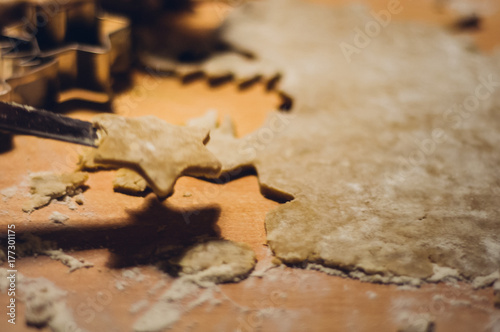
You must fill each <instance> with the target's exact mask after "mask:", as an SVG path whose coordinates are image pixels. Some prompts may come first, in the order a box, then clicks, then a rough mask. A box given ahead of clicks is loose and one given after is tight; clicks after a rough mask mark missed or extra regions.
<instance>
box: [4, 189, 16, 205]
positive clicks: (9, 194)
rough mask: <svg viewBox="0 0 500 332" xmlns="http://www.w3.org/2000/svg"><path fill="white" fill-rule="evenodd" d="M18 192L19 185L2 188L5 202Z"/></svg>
mask: <svg viewBox="0 0 500 332" xmlns="http://www.w3.org/2000/svg"><path fill="white" fill-rule="evenodd" d="M16 193H17V186H13V187H9V188H5V189H2V190H0V194H1V195H2V196H3V197H2V199H3V201H4V202H7V201H8V200H9V199H11V198H12V197H14V195H15V194H16Z"/></svg>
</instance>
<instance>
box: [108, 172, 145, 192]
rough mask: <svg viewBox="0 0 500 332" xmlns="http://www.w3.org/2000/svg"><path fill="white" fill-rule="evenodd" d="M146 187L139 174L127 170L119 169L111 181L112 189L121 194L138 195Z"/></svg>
mask: <svg viewBox="0 0 500 332" xmlns="http://www.w3.org/2000/svg"><path fill="white" fill-rule="evenodd" d="M147 187H148V185H147V183H146V180H144V178H143V177H142V176H141V175H140V174H139V173H137V172H135V171H133V170H131V169H128V168H120V169H119V170H118V171H116V175H115V178H114V179H113V189H114V190H115V191H117V192H121V193H123V194H129V195H139V194H142V193H143V192H144V191H145V190H146V188H147Z"/></svg>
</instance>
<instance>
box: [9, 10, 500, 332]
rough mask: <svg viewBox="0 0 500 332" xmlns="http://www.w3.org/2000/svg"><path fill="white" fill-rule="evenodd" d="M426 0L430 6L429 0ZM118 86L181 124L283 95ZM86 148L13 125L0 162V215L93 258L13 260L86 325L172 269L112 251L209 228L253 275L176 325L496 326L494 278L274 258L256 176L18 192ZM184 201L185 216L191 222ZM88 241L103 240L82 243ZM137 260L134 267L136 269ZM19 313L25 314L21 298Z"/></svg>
mask: <svg viewBox="0 0 500 332" xmlns="http://www.w3.org/2000/svg"><path fill="white" fill-rule="evenodd" d="M379 5H380V7H379V8H380V9H382V8H386V6H387V4H386V2H383V1H380V2H379ZM403 5H404V8H405V10H404V11H403V12H402V13H401V15H406V14H408V15H410V14H412V13H413V12H415V11H412V8H413V9H415V7H417V8H421V6H425V5H424V4H423V3H420V2H419V3H418V4H417V3H414V2H404V3H403ZM424 8H425V9H426V10H427V12H431V10H430V9H429V5H427V7H424ZM431 9H432V8H431ZM499 22H500V20H499ZM495 33H496V32H495ZM194 95H196V96H197V98H193V96H194ZM117 97H118V98H117V100H116V103H115V105H114V106H115V107H116V108H115V111H116V112H117V113H119V114H121V115H124V116H141V115H146V114H145V112H146V111H147V112H148V113H149V114H154V115H155V116H158V117H159V118H162V119H164V120H166V121H167V122H169V123H175V124H184V123H186V120H187V119H189V118H192V117H197V116H200V115H202V114H203V113H204V112H205V110H206V107H207V105H210V107H212V108H215V109H218V110H220V111H221V114H222V115H223V116H224V115H226V114H230V115H231V117H232V118H233V119H234V120H235V123H236V129H237V132H238V133H239V134H240V135H245V134H246V133H249V132H251V131H253V130H254V129H256V128H258V127H260V126H262V123H264V115H265V114H266V113H267V111H268V110H270V109H272V108H273V106H275V105H277V104H278V101H277V100H275V98H274V96H273V94H272V93H266V92H265V90H264V89H263V87H262V86H256V87H253V88H251V89H248V90H245V91H242V92H238V91H237V87H236V86H235V85H228V86H221V87H218V88H217V89H209V88H207V87H206V84H205V83H204V82H195V83H193V84H191V85H189V86H181V84H180V83H179V82H177V81H176V80H175V79H165V78H161V79H159V78H155V77H151V76H150V75H149V74H148V73H141V72H134V75H133V89H131V90H130V91H126V92H125V93H123V94H120V95H118V96H117ZM77 105H78V106H77V107H78V108H79V110H78V111H76V112H73V111H71V112H70V115H71V116H74V117H77V118H80V119H83V120H87V121H89V120H90V119H91V118H92V117H93V116H94V115H95V110H90V109H86V108H85V107H86V105H80V104H77ZM74 106H75V105H74V104H73V107H74ZM66 110H67V109H66ZM165 110H168V112H167V111H165ZM292 114H293V113H292ZM261 136H263V137H264V138H266V137H267V136H265V135H262V134H261ZM257 138H258V136H257ZM257 143H262V142H261V141H254V142H252V144H253V145H254V146H255V147H256V149H257V148H260V147H261V146H262V144H257ZM79 150H80V149H79V148H78V147H76V146H73V145H70V144H65V143H60V142H51V141H45V140H39V139H35V138H30V137H21V136H19V137H15V138H14V149H13V150H12V151H11V152H8V153H6V154H1V155H0V163H1V164H2V172H3V173H2V174H5V175H6V176H0V186H1V189H2V190H3V189H4V188H7V189H8V188H15V187H17V191H14V192H15V194H14V195H13V196H11V194H12V193H11V190H8V191H7V192H5V194H6V195H4V192H3V191H2V193H1V194H2V196H3V197H2V200H0V206H1V207H0V215H1V218H0V221H2V222H4V226H3V227H4V228H3V229H4V230H5V229H6V226H5V224H8V223H13V222H14V223H16V230H17V231H18V234H22V233H25V232H36V233H38V234H39V235H40V236H42V237H43V238H47V237H51V238H52V239H57V241H58V242H59V244H60V247H62V248H63V249H64V250H65V251H66V252H71V251H67V249H69V248H75V249H74V252H73V253H71V255H73V256H74V257H76V258H83V259H85V261H89V262H92V263H94V267H93V268H90V269H80V270H77V271H75V272H73V273H68V268H67V267H66V266H64V265H63V264H61V263H60V262H56V261H53V260H51V259H50V258H49V257H47V256H45V255H41V256H38V257H36V256H30V257H23V258H21V259H19V260H18V270H19V271H21V272H22V273H23V274H24V275H26V276H29V277H35V278H36V277H44V278H47V279H49V280H51V281H52V282H53V283H54V284H55V285H56V286H57V287H58V288H60V289H62V290H65V291H67V296H66V306H67V308H68V309H69V310H70V311H72V313H73V317H74V319H75V320H76V322H77V324H78V326H80V327H81V328H82V329H84V330H86V331H110V332H118V331H130V330H131V327H132V326H133V325H134V324H135V323H136V322H137V321H138V319H139V317H141V316H142V315H143V314H144V313H145V312H146V311H148V309H150V308H151V307H152V306H153V305H154V304H155V303H157V301H158V299H159V296H161V294H164V292H165V291H167V290H168V289H170V287H171V286H172V284H173V283H174V282H175V280H177V279H173V278H171V277H169V276H168V275H166V274H165V273H164V272H163V271H159V270H157V269H156V268H154V267H151V266H149V265H140V264H141V263H140V262H133V263H131V264H133V265H131V266H127V267H119V266H116V265H114V264H113V262H115V261H116V258H117V257H126V255H127V254H131V253H132V252H140V253H142V254H146V253H151V252H155V251H151V250H150V249H154V248H156V247H157V246H159V247H160V248H161V247H162V246H165V245H168V244H170V243H178V241H177V238H178V235H179V234H180V235H181V236H182V237H183V238H185V237H186V236H185V235H186V233H187V234H188V237H194V236H195V235H203V234H205V233H209V235H211V236H217V235H220V236H221V237H222V238H226V239H231V240H233V241H238V242H245V243H248V244H250V245H251V246H252V248H253V249H254V250H255V252H256V254H257V257H258V259H259V263H258V265H257V267H256V269H255V270H256V273H252V275H254V276H252V277H250V278H247V279H245V280H244V281H242V282H240V283H237V284H222V285H218V286H217V287H218V288H219V289H220V293H219V292H217V289H216V288H215V289H198V290H197V292H196V293H194V294H191V296H192V297H190V298H185V299H183V300H181V301H175V302H173V303H174V304H178V305H179V306H181V307H184V306H186V307H185V308H186V309H189V308H191V306H193V308H192V309H191V310H189V311H186V312H182V314H181V315H180V316H179V320H177V321H176V322H175V324H174V325H172V329H173V330H180V331H203V332H206V331H207V330H208V331H217V332H219V331H237V330H240V331H252V330H257V331H258V330H261V331H280V330H282V331H283V330H285V331H304V330H307V329H310V327H311V326H315V327H317V330H319V331H331V330H332V325H333V326H336V327H337V328H338V330H341V331H347V330H355V331H373V330H374V328H377V329H379V330H387V331H397V329H398V328H401V327H403V325H404V324H403V323H405V321H403V320H402V318H408V319H409V320H419V319H420V318H421V317H425V316H426V315H428V314H430V315H431V317H432V318H433V319H434V318H435V323H436V326H437V330H438V331H464V332H465V331H476V330H479V331H481V330H493V331H494V330H495V329H498V324H500V316H499V315H500V314H499V311H498V309H495V308H494V306H493V294H492V292H493V290H492V289H491V288H490V289H487V288H485V289H479V290H473V289H472V286H471V285H469V284H466V283H462V282H458V283H439V284H424V285H422V286H421V287H420V288H415V287H408V286H396V285H378V284H373V283H363V282H359V281H358V280H353V279H350V278H338V277H335V276H327V275H326V274H324V273H320V272H316V271H308V270H303V269H295V268H285V267H283V266H281V267H279V268H271V269H269V265H267V264H266V260H268V259H269V260H271V259H272V257H268V256H267V254H266V252H267V250H266V251H263V250H262V249H263V248H265V247H264V246H263V245H264V244H265V242H266V238H265V230H264V228H263V225H264V214H265V213H266V212H267V211H269V210H271V209H273V208H275V207H276V206H277V203H275V202H273V201H270V200H267V199H265V198H263V197H262V196H261V195H260V193H259V188H258V184H257V179H256V177H254V176H245V177H241V178H238V179H236V180H233V181H230V182H228V183H224V184H221V183H218V182H216V181H213V182H206V181H200V180H197V179H193V178H190V177H182V178H180V179H179V180H178V181H177V183H176V186H175V191H176V192H175V193H174V195H172V196H171V197H169V199H168V200H166V201H164V202H162V204H161V205H159V204H152V203H153V202H155V201H156V197H154V196H155V195H153V194H151V195H149V196H147V197H146V199H144V198H143V197H133V196H127V195H122V194H120V193H114V192H113V188H112V179H113V177H114V175H115V173H114V171H109V172H108V171H106V172H98V173H91V174H89V180H88V186H89V187H90V189H89V190H87V191H86V192H85V204H84V205H82V206H79V207H78V209H77V210H74V211H73V210H68V208H67V207H66V206H61V205H58V204H51V205H50V206H47V207H45V208H43V209H40V210H37V211H34V212H33V213H32V214H31V215H27V214H25V213H22V212H21V203H22V202H23V201H24V200H25V197H23V195H24V193H27V192H28V188H27V183H25V182H24V181H25V177H26V175H27V174H28V171H34V172H38V171H46V170H52V171H55V172H58V173H59V172H61V170H63V171H72V170H73V168H74V164H75V162H76V155H77V153H76V152H78V151H79ZM20 166H22V167H20ZM68 168H69V169H68ZM9 197H10V198H9ZM4 200H6V201H4ZM210 209H218V210H220V215H219V214H216V215H213V216H211V217H209V218H207V217H206V213H205V211H206V210H208V211H210ZM57 210H59V211H60V212H63V213H64V214H66V215H68V216H69V217H70V219H69V220H68V225H67V226H70V227H67V226H62V225H54V224H53V223H52V222H50V221H49V216H50V215H51V213H52V212H53V211H57ZM182 213H185V214H186V215H187V216H189V220H191V223H190V224H189V225H187V224H186V223H185V221H184V219H183V217H182ZM203 216H205V217H203ZM212 226H213V232H214V233H212V228H211V227H212ZM193 234H194V235H193ZM122 242H123V243H124V244H125V245H126V247H128V248H130V250H129V251H120V250H117V249H119V247H118V248H117V246H116V244H117V243H122ZM87 243H88V244H91V245H95V247H94V248H96V249H90V250H86V249H83V248H79V249H77V248H76V247H79V246H80V245H82V244H87ZM101 247H102V249H99V248H101ZM138 264H139V265H138ZM4 266H5V265H4ZM130 271H133V272H134V275H136V277H133V278H130V276H129V275H130V274H131V273H129V272H130ZM137 271H139V273H137ZM141 276H142V277H141ZM117 284H119V285H121V288H120V289H118V288H117V287H116V285H117ZM174 289H178V288H177V287H175V288H174ZM211 292H212V294H214V297H215V301H213V298H212V297H211V296H210V293H211ZM217 299H220V300H221V303H220V304H217ZM8 300H9V297H8V296H7V294H0V302H2V303H4V302H5V301H8ZM200 302H201V304H199V303H200ZM198 304H199V305H198ZM18 314H19V318H20V319H21V320H22V319H23V318H24V316H25V315H24V305H23V303H20V306H19V307H18ZM21 323H22V322H21ZM0 330H2V331H3V330H8V331H10V330H12V331H31V330H32V328H28V327H26V326H25V325H24V324H17V325H16V326H15V328H14V329H12V327H11V326H10V325H9V324H8V323H7V322H6V321H5V320H0Z"/></svg>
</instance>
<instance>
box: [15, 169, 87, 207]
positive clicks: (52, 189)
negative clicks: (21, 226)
mask: <svg viewBox="0 0 500 332" xmlns="http://www.w3.org/2000/svg"><path fill="white" fill-rule="evenodd" d="M87 179H88V174H87V173H84V172H75V173H63V174H56V173H50V172H43V173H36V174H32V175H31V184H30V192H31V198H30V200H29V201H27V202H26V203H24V205H23V211H24V212H28V213H29V212H32V211H34V210H35V209H38V208H41V207H43V206H46V205H48V204H49V203H50V201H51V200H52V199H57V198H60V197H63V196H66V195H67V196H74V195H77V194H80V193H81V187H82V186H83V185H84V184H85V181H87Z"/></svg>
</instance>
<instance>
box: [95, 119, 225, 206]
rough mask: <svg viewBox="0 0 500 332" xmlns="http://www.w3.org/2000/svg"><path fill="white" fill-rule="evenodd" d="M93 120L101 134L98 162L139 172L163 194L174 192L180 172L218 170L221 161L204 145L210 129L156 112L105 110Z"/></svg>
mask: <svg viewBox="0 0 500 332" xmlns="http://www.w3.org/2000/svg"><path fill="white" fill-rule="evenodd" d="M93 123H94V124H95V125H96V126H97V127H98V128H99V129H100V132H101V135H102V139H101V141H100V143H99V147H98V148H97V149H96V153H95V156H94V160H95V162H97V163H99V164H110V165H115V166H118V167H126V168H130V169H132V170H134V171H136V172H138V173H139V174H140V175H141V176H143V177H144V179H145V180H146V182H147V183H148V185H149V186H150V187H151V188H152V189H153V191H154V192H155V194H156V195H158V196H159V197H161V198H164V197H167V196H169V195H171V194H172V193H173V186H174V183H175V181H176V180H177V178H178V177H180V176H181V175H190V176H206V177H214V176H217V175H218V174H219V171H220V167H221V166H220V163H219V161H218V160H217V159H216V158H215V157H214V156H213V154H212V153H210V152H209V151H208V150H207V149H206V147H205V145H204V144H205V143H206V142H207V141H208V139H209V133H208V130H203V129H199V128H194V127H180V126H175V125H171V124H168V123H167V122H165V121H163V120H160V119H158V118H156V117H153V116H144V117H139V118H124V117H121V116H118V115H112V114H102V115H98V116H96V117H95V118H94V119H93Z"/></svg>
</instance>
